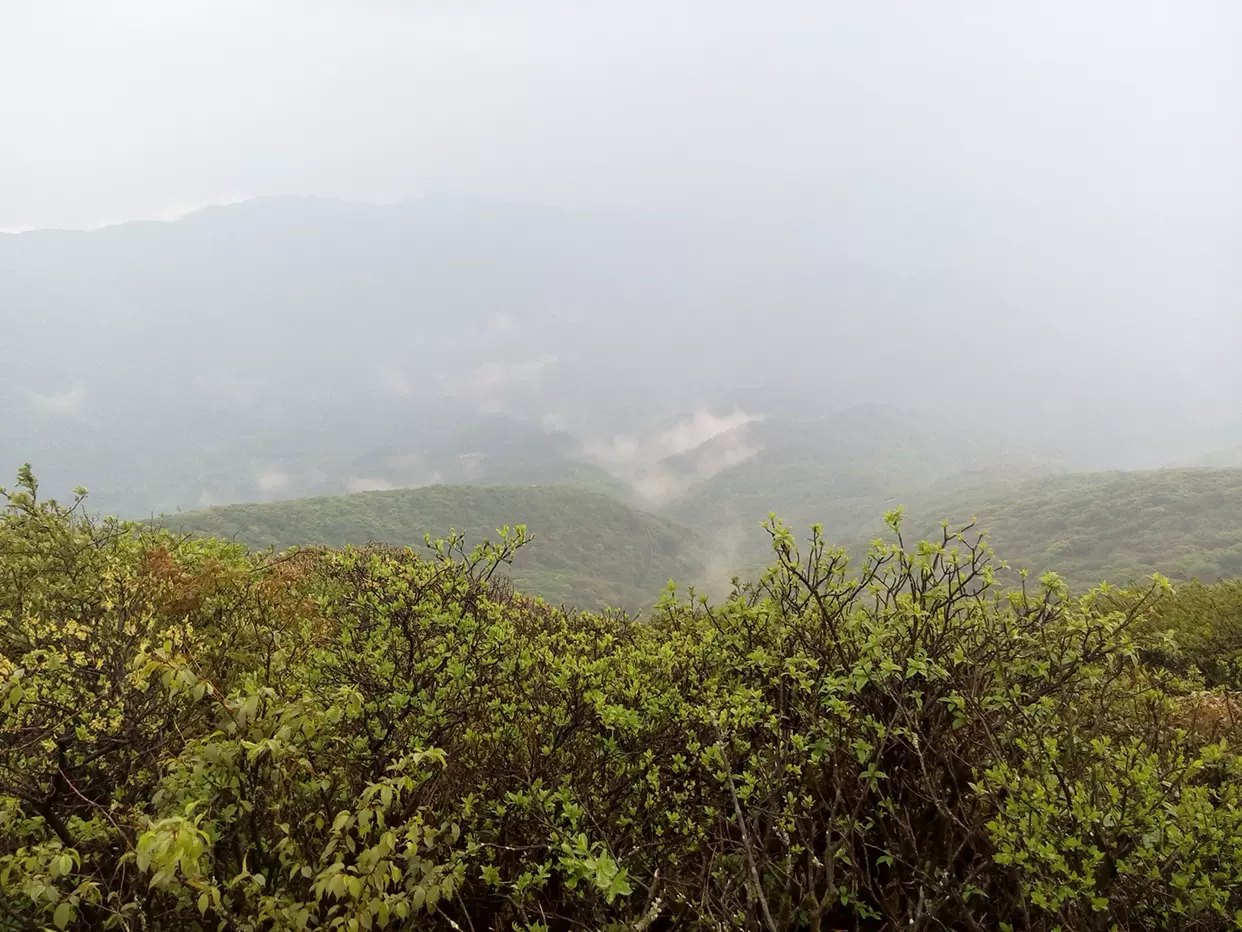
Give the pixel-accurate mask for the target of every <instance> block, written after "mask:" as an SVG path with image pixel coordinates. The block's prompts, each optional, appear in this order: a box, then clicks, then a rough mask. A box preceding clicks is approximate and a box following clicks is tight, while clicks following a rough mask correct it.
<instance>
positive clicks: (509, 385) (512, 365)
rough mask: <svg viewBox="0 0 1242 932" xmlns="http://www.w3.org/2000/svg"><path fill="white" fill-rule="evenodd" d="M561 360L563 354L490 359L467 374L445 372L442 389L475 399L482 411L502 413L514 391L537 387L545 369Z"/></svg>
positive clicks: (455, 394) (448, 392) (450, 394)
mask: <svg viewBox="0 0 1242 932" xmlns="http://www.w3.org/2000/svg"><path fill="white" fill-rule="evenodd" d="M560 361H561V357H559V356H544V357H541V358H539V359H524V360H521V361H518V362H503V361H499V360H489V361H487V362H483V363H480V364H479V365H477V366H475V367H474V368H472V369H468V370H467V371H466V372H465V374H464V375H455V376H442V377H441V390H442V392H443V393H444V394H445V395H447V396H448V397H450V398H460V399H463V400H467V401H473V402H474V403H475V404H476V405H477V406H478V408H479V410H480V412H481V413H489V414H496V413H502V412H504V411H505V410H506V409H507V407H508V402H509V401H510V400H511V398H512V396H513V395H515V394H521V393H526V392H530V391H537V390H538V388H539V380H540V377H541V376H542V375H543V373H544V372H545V371H546V370H547V369H548V367H549V366H551V365H553V364H555V363H557V362H560Z"/></svg>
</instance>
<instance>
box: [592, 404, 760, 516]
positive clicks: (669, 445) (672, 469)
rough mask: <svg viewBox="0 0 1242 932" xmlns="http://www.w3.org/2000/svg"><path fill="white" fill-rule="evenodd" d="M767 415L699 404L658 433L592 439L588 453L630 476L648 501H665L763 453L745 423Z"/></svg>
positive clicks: (626, 478) (634, 487)
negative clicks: (717, 411) (716, 409)
mask: <svg viewBox="0 0 1242 932" xmlns="http://www.w3.org/2000/svg"><path fill="white" fill-rule="evenodd" d="M759 420H762V418H761V417H760V416H758V415H754V414H747V413H746V412H744V411H734V412H732V413H731V414H726V415H723V416H720V415H715V414H712V413H711V412H710V411H705V410H700V411H696V412H694V414H692V415H690V417H688V418H685V419H683V420H680V421H678V422H677V423H675V424H673V426H671V427H669V428H666V429H665V430H662V431H660V432H658V433H656V434H654V435H651V436H647V437H640V436H637V435H634V434H618V435H617V436H614V437H613V438H612V439H610V440H607V441H588V442H587V443H585V444H584V445H583V451H582V452H583V455H584V456H585V457H586V458H587V459H589V460H592V461H594V462H595V463H597V464H598V465H600V466H602V467H603V468H605V469H607V470H608V471H609V472H610V473H612V474H613V475H614V476H616V477H617V478H619V479H621V480H622V481H624V482H626V483H627V484H628V485H629V486H630V488H631V489H632V490H633V491H634V493H635V494H636V495H637V496H638V497H639V498H640V499H641V500H642V501H643V502H644V503H645V504H647V505H652V506H655V505H662V504H665V503H666V502H669V501H671V500H673V499H675V498H677V497H679V496H681V495H684V494H685V493H686V492H687V491H689V490H690V489H691V488H693V487H694V486H695V485H696V484H698V483H700V482H702V481H704V480H705V479H709V478H711V477H712V476H714V475H716V474H717V473H719V472H723V471H724V470H726V469H728V468H730V467H731V466H736V465H737V464H738V463H742V462H744V461H746V460H748V459H750V457H752V456H754V455H755V454H756V453H758V452H759V451H760V450H761V449H762V447H761V446H759V445H758V444H756V443H753V442H752V441H751V440H750V439H749V438H748V437H747V435H746V431H745V427H746V426H747V425H748V424H752V423H754V422H756V421H759Z"/></svg>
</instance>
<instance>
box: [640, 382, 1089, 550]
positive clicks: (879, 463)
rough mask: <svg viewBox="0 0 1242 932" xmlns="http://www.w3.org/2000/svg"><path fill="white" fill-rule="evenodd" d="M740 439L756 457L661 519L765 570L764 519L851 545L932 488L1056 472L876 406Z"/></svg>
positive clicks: (1050, 461)
mask: <svg viewBox="0 0 1242 932" xmlns="http://www.w3.org/2000/svg"><path fill="white" fill-rule="evenodd" d="M747 430H748V436H747V442H748V443H750V444H751V445H752V446H754V447H755V448H757V450H758V452H756V453H755V454H754V455H753V456H751V457H750V458H748V459H746V460H745V461H743V462H741V463H739V464H737V465H734V466H731V467H730V468H728V469H725V470H722V471H720V472H719V473H717V474H716V475H713V476H712V477H711V478H709V479H707V480H706V481H704V482H701V483H699V484H697V485H696V486H695V487H694V488H692V489H691V490H690V491H689V493H687V494H686V495H684V496H683V497H681V498H680V499H678V500H677V501H674V502H672V503H670V504H669V505H667V506H666V507H665V508H664V509H663V510H662V513H664V514H667V515H668V516H669V517H670V518H672V519H673V520H675V521H678V522H680V523H682V524H685V525H686V526H688V527H692V528H694V529H695V530H697V531H698V532H700V533H701V534H703V535H704V536H705V537H707V536H710V538H711V539H712V540H714V541H715V540H720V539H721V538H728V539H730V540H734V541H740V543H739V544H738V553H737V557H738V558H739V559H740V560H741V561H742V563H740V564H739V565H752V564H753V565H755V566H759V565H763V564H765V563H766V562H767V559H768V552H767V550H768V541H767V537H766V535H765V534H763V532H762V531H761V530H760V526H761V525H762V524H763V523H764V522H765V520H766V519H767V517H768V515H769V514H771V513H773V512H775V513H776V514H777V515H778V516H780V518H781V519H783V520H784V521H785V522H786V523H787V524H789V525H790V526H792V527H795V528H798V529H802V528H805V527H807V526H809V525H810V524H811V523H813V522H814V523H819V524H822V525H823V526H824V531H825V534H826V535H827V536H828V537H829V538H830V539H832V540H835V541H850V540H853V539H854V538H855V537H857V536H859V535H863V534H865V533H867V532H868V529H869V528H871V526H872V525H873V524H874V523H875V522H877V521H878V520H879V519H880V516H881V515H882V514H883V513H884V511H886V510H887V509H889V508H892V507H894V506H895V505H896V504H898V503H899V502H902V501H905V502H910V501H912V500H919V501H923V500H925V498H926V495H925V492H924V490H925V489H926V488H928V487H929V486H932V485H933V484H935V487H936V488H939V489H942V490H947V489H950V488H952V489H959V488H961V489H974V488H977V487H978V486H980V485H989V486H990V485H994V484H1016V483H1017V482H1020V481H1023V480H1026V479H1030V478H1032V477H1035V476H1040V475H1047V474H1050V473H1056V472H1062V471H1064V469H1065V466H1064V465H1063V464H1062V463H1061V462H1059V461H1058V460H1056V459H1054V458H1052V457H1049V456H1047V455H1042V454H1039V453H1037V452H1035V451H1027V450H1017V451H1015V450H1012V449H1009V448H1007V447H1006V445H1005V444H1004V443H1003V442H1001V441H1000V440H998V439H996V438H992V437H989V436H986V435H983V434H980V435H977V436H967V435H963V434H961V433H959V432H955V431H952V430H947V429H942V428H940V427H939V426H937V425H929V424H928V423H926V422H925V421H924V420H923V419H921V418H918V417H915V416H912V415H909V414H907V413H905V412H902V411H899V410H897V409H893V408H889V407H886V406H883V405H866V406H861V407H857V408H851V409H848V410H846V411H843V412H839V413H837V414H835V415H833V416H831V417H828V418H822V419H819V420H816V421H803V422H792V421H780V420H772V421H767V422H764V423H761V424H757V425H751V426H749V427H748V428H747Z"/></svg>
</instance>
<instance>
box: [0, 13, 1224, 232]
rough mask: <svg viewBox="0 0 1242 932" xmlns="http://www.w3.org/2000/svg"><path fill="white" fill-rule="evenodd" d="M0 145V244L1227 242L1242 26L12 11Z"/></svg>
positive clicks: (1116, 17)
mask: <svg viewBox="0 0 1242 932" xmlns="http://www.w3.org/2000/svg"><path fill="white" fill-rule="evenodd" d="M0 134H2V142H0V229H21V228H31V227H46V226H67V227H91V226H96V225H100V224H104V223H110V222H116V221H120V220H125V219H134V218H163V217H171V216H175V215H176V214H178V213H180V212H183V211H185V210H187V209H190V208H193V207H195V206H199V205H203V204H208V203H218V202H223V201H229V200H235V199H240V198H244V197H248V196H254V195H261V194H279V193H297V194H324V195H335V196H342V197H348V198H359V199H371V200H378V201H386V200H396V199H400V198H404V197H408V196H411V195H417V194H419V193H421V192H426V191H447V192H456V193H467V194H472V195H479V196H484V197H501V198H506V199H511V200H523V201H538V202H544V203H552V204H564V205H618V206H640V207H659V206H667V205H670V204H677V203H682V204H696V203H717V204H719V203H721V202H722V201H725V200H728V199H733V198H737V199H743V200H750V199H759V200H763V199H765V198H766V199H793V200H796V199H798V198H799V197H802V196H805V195H807V194H808V193H824V192H828V193H831V192H834V191H837V192H839V191H845V192H847V193H848V192H854V193H858V192H862V193H863V194H864V195H867V196H873V195H874V196H880V195H884V194H885V193H887V195H888V196H899V197H900V196H905V193H906V192H912V193H913V195H915V196H919V197H923V196H930V197H933V198H935V199H936V201H937V202H939V203H946V202H947V203H950V204H951V203H952V199H953V198H955V197H959V196H960V197H963V198H970V199H973V200H975V201H984V202H988V203H996V204H1008V205H1018V206H1022V207H1040V206H1045V207H1048V208H1049V209H1053V210H1058V209H1059V210H1062V211H1069V212H1071V213H1074V214H1077V215H1080V216H1082V217H1083V218H1084V219H1087V220H1090V219H1092V218H1093V217H1097V218H1098V217H1100V216H1103V217H1107V218H1109V219H1110V220H1111V219H1121V220H1123V221H1125V222H1140V223H1159V224H1164V225H1168V226H1170V227H1171V228H1175V229H1178V230H1198V231H1199V232H1200V235H1206V236H1207V237H1209V238H1215V239H1216V240H1220V239H1222V238H1224V237H1227V236H1230V237H1236V234H1237V222H1238V221H1237V216H1238V208H1239V205H1240V204H1242V182H1240V175H1242V169H1239V165H1242V3H1238V2H1237V0H1218V2H1210V0H1198V2H1194V0H1168V2H1163V3H1149V2H1142V0H1109V2H1103V0H1096V2H1081V0H1073V2H1063V3H1047V2H1040V3H1019V2H1014V3H994V2H990V0H975V2H968V3H957V2H951V0H936V2H934V3H928V2H922V0H919V2H914V0H910V2H904V3H900V2H892V3H883V4H877V3H861V2H849V3H847V2H828V0H814V2H805V3H803V2H785V0H767V2H750V3H741V2H731V0H710V2H708V0H693V2H691V0H682V2H677V0H662V2H645V0H625V2H618V0H610V2H590V0H573V2H568V0H565V2H543V0H512V2H491V0H470V2H456V0H454V2H450V0H443V2H437V3H432V2H417V0H406V2H400V0H288V2H286V0H210V2H199V0H171V2H170V0H108V2H106V3H99V2H97V0H81V2H63V0H0ZM946 199H947V200H946ZM1205 231H1206V232H1205ZM1235 241H1236V239H1235ZM1218 245H1219V244H1218Z"/></svg>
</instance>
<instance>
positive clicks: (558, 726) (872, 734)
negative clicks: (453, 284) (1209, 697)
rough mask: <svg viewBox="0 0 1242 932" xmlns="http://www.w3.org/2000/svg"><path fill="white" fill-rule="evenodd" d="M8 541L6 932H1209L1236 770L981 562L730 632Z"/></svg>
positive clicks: (0, 810)
mask: <svg viewBox="0 0 1242 932" xmlns="http://www.w3.org/2000/svg"><path fill="white" fill-rule="evenodd" d="M8 503H9V507H8V509H7V511H6V512H5V515H4V519H3V524H0V559H2V560H3V569H4V574H3V582H0V587H2V588H0V623H2V624H3V630H4V634H3V638H4V640H3V641H2V642H0V643H2V645H3V647H2V653H0V697H3V700H2V701H3V706H2V711H0V742H2V746H3V757H2V758H0V915H4V916H6V917H7V918H5V919H0V928H3V927H4V926H3V923H4V922H7V923H8V924H9V927H11V928H14V929H26V928H42V927H45V926H54V927H58V928H75V929H79V928H80V929H94V928H118V929H137V928H144V929H151V930H158V929H170V930H171V929H178V930H180V929H194V928H201V929H228V930H259V929H264V930H267V929H282V930H283V929H350V930H353V929H373V928H445V929H448V928H453V929H475V930H483V929H489V928H526V929H547V930H552V929H570V928H601V929H630V928H633V929H646V928H653V929H654V928H657V927H659V928H671V927H679V928H704V929H707V928H712V929H717V928H739V929H741V928H755V929H760V928H766V929H769V930H776V929H780V930H783V929H793V928H807V929H821V930H829V929H839V928H856V929H881V928H892V927H896V926H898V925H900V926H902V927H908V928H911V929H942V928H963V929H988V930H992V929H999V928H1005V927H1010V928H1022V929H1049V930H1051V929H1054V928H1061V929H1095V928H1113V927H1115V928H1122V929H1136V928H1162V929H1218V928H1230V927H1235V926H1236V925H1237V923H1238V916H1237V914H1238V910H1240V909H1242V805H1240V803H1242V800H1240V799H1239V794H1240V790H1239V786H1240V784H1239V782H1238V778H1239V776H1242V774H1240V773H1239V761H1238V758H1237V756H1236V754H1235V753H1234V751H1233V750H1232V748H1231V746H1230V745H1229V744H1228V743H1227V742H1226V741H1225V740H1223V739H1220V738H1219V736H1218V735H1216V734H1215V733H1212V734H1209V733H1207V732H1205V731H1204V730H1203V729H1196V728H1191V727H1187V725H1186V722H1185V707H1184V702H1185V700H1184V698H1183V697H1182V696H1181V695H1180V693H1179V691H1178V689H1177V688H1176V684H1175V683H1173V682H1171V681H1170V679H1169V677H1168V675H1167V674H1165V673H1164V672H1162V671H1161V670H1159V669H1155V668H1152V667H1149V666H1147V665H1145V664H1143V663H1142V662H1141V660H1140V656H1139V652H1138V650H1137V648H1136V647H1135V645H1134V644H1133V643H1132V641H1131V639H1130V635H1129V631H1130V629H1131V628H1133V627H1134V626H1135V625H1138V624H1142V623H1144V621H1145V619H1147V618H1148V617H1149V616H1150V612H1151V611H1152V606H1153V605H1158V604H1159V601H1158V600H1159V598H1160V597H1161V594H1162V589H1163V587H1162V586H1161V585H1159V584H1157V585H1154V586H1153V587H1152V589H1151V591H1149V592H1146V593H1141V594H1138V593H1121V594H1119V593H1115V592H1111V591H1108V590H1099V591H1096V592H1093V593H1091V594H1090V595H1088V596H1086V597H1084V598H1079V599H1071V598H1069V597H1068V595H1067V593H1066V590H1065V588H1064V586H1063V585H1062V584H1061V582H1060V581H1059V580H1058V579H1057V578H1056V577H1054V576H1049V577H1046V578H1045V579H1044V580H1042V581H1041V585H1040V586H1039V587H1038V588H1037V589H1036V590H1034V591H1032V592H1027V591H1018V592H1005V591H998V590H997V589H996V587H995V585H994V582H993V577H992V563H991V559H990V554H989V553H988V551H987V549H986V547H984V546H983V544H982V543H981V542H980V541H978V540H977V539H974V538H972V537H971V536H970V535H969V534H968V533H965V532H963V533H960V534H950V533H948V532H946V533H945V534H944V535H943V538H942V539H941V540H939V541H936V542H934V543H922V544H919V545H918V546H916V547H912V548H907V547H905V546H904V545H903V543H902V540H901V536H900V526H899V523H898V521H897V516H893V521H892V523H893V527H894V529H895V531H896V543H895V544H891V545H882V544H879V543H877V544H876V545H875V546H874V547H873V549H872V551H871V552H870V554H869V555H868V557H867V559H866V560H865V562H864V563H863V564H862V565H860V566H859V567H858V568H857V570H856V571H855V572H850V568H849V566H848V564H847V561H846V557H845V554H844V553H843V552H842V551H838V550H833V549H831V548H829V547H828V546H827V545H826V544H825V542H824V540H823V538H822V535H821V534H820V532H819V530H818V529H816V530H815V531H814V532H813V534H812V537H811V540H810V542H809V545H808V547H807V548H806V549H805V552H802V553H800V552H799V550H798V548H797V547H796V546H795V542H794V539H793V537H792V535H791V534H790V532H789V531H788V530H787V529H785V528H784V527H782V526H781V525H779V524H776V523H773V525H772V526H771V527H770V531H771V534H772V539H773V552H774V562H773V565H772V567H771V568H770V569H769V570H768V571H767V572H766V573H765V574H763V576H762V577H761V578H760V579H759V580H757V581H756V582H755V583H753V584H748V585H739V586H737V587H736V589H735V591H734V593H733V594H732V596H731V597H730V598H728V599H727V600H726V601H724V602H723V603H722V604H719V605H708V604H707V603H706V602H705V601H703V600H701V599H696V598H695V597H694V595H693V593H692V594H691V595H690V597H689V598H688V599H685V600H679V599H678V598H676V595H675V593H674V592H673V591H670V593H669V595H668V597H667V598H666V599H665V600H664V601H663V602H662V603H661V606H660V610H659V612H658V613H657V615H656V616H655V617H653V618H651V619H649V620H647V621H644V622H636V621H633V620H630V619H628V618H626V617H624V616H620V615H596V614H588V613H566V612H563V611H560V610H558V609H554V608H552V607H550V606H548V605H547V604H545V603H543V602H541V601H538V600H532V599H528V598H526V597H524V596H521V595H518V594H515V593H513V592H512V591H511V589H510V587H508V586H507V585H506V584H505V583H504V581H503V580H502V579H500V578H499V572H500V570H502V569H503V567H504V565H505V562H506V561H507V560H508V559H509V558H510V557H511V556H512V553H513V551H514V550H515V549H516V548H517V547H520V546H521V545H522V542H523V535H522V532H521V530H520V529H519V530H518V531H516V532H511V533H508V532H506V533H503V534H502V537H501V541H500V543H499V544H497V545H484V546H481V547H478V548H475V549H474V550H472V551H467V550H466V549H465V548H464V547H463V545H462V544H461V542H460V541H449V542H443V543H441V544H440V545H438V547H437V548H436V549H435V550H434V551H433V552H432V553H431V554H430V555H429V556H428V557H426V558H424V557H420V556H417V555H416V554H414V553H413V552H412V551H410V550H399V549H394V548H384V547H370V548H360V549H345V550H309V551H302V552H300V553H295V554H291V555H286V556H284V557H278V558H274V557H271V556H265V555H251V554H247V553H245V552H244V551H241V550H239V549H236V548H232V547H229V546H225V545H220V544H216V543H202V542H194V541H188V540H183V539H180V538H177V537H173V536H170V535H168V534H166V533H163V532H159V531H152V530H144V529H140V528H134V527H130V526H125V525H119V524H115V523H103V524H98V523H95V522H92V521H91V520H89V519H88V518H86V517H83V516H82V515H80V514H79V513H78V511H77V510H76V509H75V507H73V506H71V507H68V508H64V507H61V506H59V505H56V504H55V503H49V502H43V501H40V500H39V499H38V498H37V495H36V487H35V484H34V481H33V477H30V476H29V475H28V474H25V475H23V476H22V477H21V484H20V486H19V490H18V491H17V492H15V493H12V494H10V495H9V496H8Z"/></svg>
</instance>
